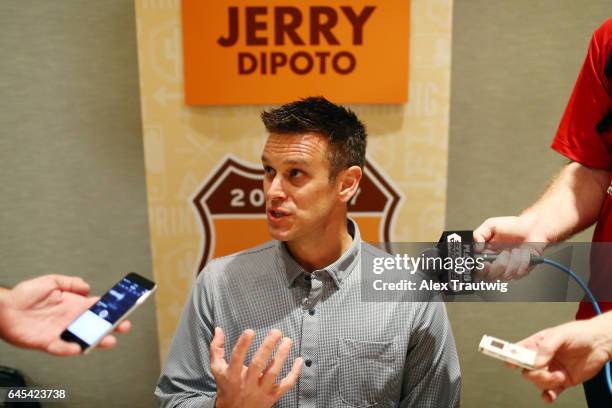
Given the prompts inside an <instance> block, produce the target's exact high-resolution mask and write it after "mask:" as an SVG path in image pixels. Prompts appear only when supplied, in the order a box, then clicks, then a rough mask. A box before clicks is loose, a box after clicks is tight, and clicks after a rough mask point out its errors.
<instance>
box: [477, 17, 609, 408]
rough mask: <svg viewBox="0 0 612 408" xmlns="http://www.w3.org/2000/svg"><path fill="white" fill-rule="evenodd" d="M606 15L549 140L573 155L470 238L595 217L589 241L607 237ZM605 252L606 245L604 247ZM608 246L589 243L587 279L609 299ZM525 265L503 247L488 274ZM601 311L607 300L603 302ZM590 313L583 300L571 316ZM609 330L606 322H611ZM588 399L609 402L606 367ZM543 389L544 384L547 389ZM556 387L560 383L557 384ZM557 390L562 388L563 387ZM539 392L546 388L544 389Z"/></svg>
mask: <svg viewBox="0 0 612 408" xmlns="http://www.w3.org/2000/svg"><path fill="white" fill-rule="evenodd" d="M611 81H612V18H610V19H608V20H606V21H605V22H604V23H603V24H602V25H601V26H600V27H599V28H598V29H597V30H596V31H595V32H594V34H593V37H592V39H591V42H590V44H589V49H588V53H587V56H586V59H585V61H584V65H583V66H582V69H581V71H580V74H579V76H578V79H577V80H576V84H575V85H574V90H573V92H572V95H571V97H570V99H569V102H568V104H567V107H566V109H565V113H564V114H563V118H562V119H561V123H560V125H559V129H558V130H557V134H556V135H555V138H554V140H553V143H552V148H553V149H554V150H556V151H557V152H559V153H560V154H562V155H563V156H565V157H567V158H568V159H570V160H571V162H570V163H569V164H567V165H566V166H565V167H564V168H563V169H562V170H561V172H560V173H559V174H558V175H557V176H556V178H555V179H554V180H553V182H552V184H551V185H550V186H549V187H548V189H547V190H546V192H545V193H544V194H543V195H542V197H540V199H538V200H537V202H536V203H534V204H533V205H532V206H531V207H529V208H528V209H526V210H525V211H523V212H522V213H521V214H520V215H519V216H516V217H495V218H489V219H487V220H486V221H485V222H483V223H482V224H481V225H480V226H479V227H478V228H477V229H476V230H475V231H474V240H475V241H476V242H481V243H483V242H486V243H491V244H494V243H511V242H532V243H542V245H541V246H540V248H544V247H545V246H546V245H547V244H551V243H554V242H559V241H562V240H565V239H567V238H569V237H570V236H572V235H573V234H575V233H577V232H579V231H582V230H584V229H585V228H587V227H589V226H591V225H592V224H593V223H597V226H596V228H595V233H594V235H593V242H612V173H611V169H612V90H611V87H610V82H611ZM606 252H607V253H606ZM610 252H612V251H605V248H603V247H602V246H593V249H592V252H591V276H590V280H589V286H590V287H591V288H597V289H598V291H597V292H596V293H595V294H596V296H597V295H599V298H600V299H604V300H611V299H612V254H611V253H610ZM528 272H529V254H527V256H525V253H524V252H523V253H521V251H512V252H505V253H503V254H502V255H500V257H499V258H498V259H497V260H496V261H495V262H494V263H493V264H491V265H490V266H489V267H488V268H487V270H486V272H485V273H486V277H487V278H493V279H495V278H499V277H502V278H505V279H512V278H516V277H522V276H525V275H526V274H527V273H528ZM600 306H601V307H602V311H607V310H612V302H602V303H601V304H600ZM594 315H595V311H594V309H593V307H592V305H591V303H590V302H581V304H580V308H579V310H578V313H577V315H576V317H577V318H578V319H587V318H591V317H593V316H594ZM611 330H612V328H611ZM584 388H585V394H586V397H587V402H588V404H589V406H592V407H594V406H612V396H611V395H610V392H609V391H608V388H607V385H606V382H605V375H604V372H603V371H601V372H600V373H599V374H598V375H597V376H595V377H594V378H593V379H591V380H589V381H587V382H585V383H584ZM546 391H547V390H545V394H546V395H549V394H547V393H546ZM556 391H557V392H556V394H557V395H558V392H559V390H556ZM561 391H562V389H561ZM543 395H544V394H543Z"/></svg>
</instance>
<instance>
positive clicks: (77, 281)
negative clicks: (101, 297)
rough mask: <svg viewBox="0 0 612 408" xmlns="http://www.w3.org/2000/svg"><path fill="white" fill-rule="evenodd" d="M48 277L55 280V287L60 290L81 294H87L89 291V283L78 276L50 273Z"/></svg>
mask: <svg viewBox="0 0 612 408" xmlns="http://www.w3.org/2000/svg"><path fill="white" fill-rule="evenodd" d="M50 277H52V278H53V280H55V282H56V283H57V287H58V288H60V289H61V290H62V291H66V292H72V293H76V294H78V295H83V296H87V294H88V293H89V284H88V283H87V282H85V281H84V280H83V279H82V278H80V277H78V276H66V275H50Z"/></svg>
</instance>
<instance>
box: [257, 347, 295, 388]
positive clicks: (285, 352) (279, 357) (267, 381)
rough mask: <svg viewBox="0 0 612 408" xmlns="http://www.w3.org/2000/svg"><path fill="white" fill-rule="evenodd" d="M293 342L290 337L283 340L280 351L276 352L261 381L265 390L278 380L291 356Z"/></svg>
mask: <svg viewBox="0 0 612 408" xmlns="http://www.w3.org/2000/svg"><path fill="white" fill-rule="evenodd" d="M292 344H293V342H292V341H291V339H290V338H289V337H285V338H284V339H282V340H281V343H280V346H278V350H277V351H276V355H275V356H274V359H273V360H272V362H271V363H270V365H268V367H267V368H266V369H265V370H264V372H263V375H262V377H261V379H260V384H261V386H262V387H263V388H264V390H268V389H269V388H271V387H272V386H273V385H274V382H275V381H276V378H277V377H278V375H279V374H280V372H281V369H282V368H283V365H284V364H285V361H286V360H287V357H288V356H289V351H291V345H292Z"/></svg>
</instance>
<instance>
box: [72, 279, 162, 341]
mask: <svg viewBox="0 0 612 408" xmlns="http://www.w3.org/2000/svg"><path fill="white" fill-rule="evenodd" d="M153 286H154V284H153V283H152V282H150V281H149V280H148V279H145V278H143V277H141V276H139V275H136V274H133V273H131V274H128V275H127V276H126V277H125V278H123V279H122V280H121V281H119V283H117V284H116V285H115V286H113V287H112V288H111V289H110V290H109V291H108V292H106V293H105V294H104V295H103V296H102V297H101V298H100V300H99V301H98V302H96V304H95V305H93V306H92V307H90V308H89V310H87V311H86V312H85V313H83V314H82V315H81V316H79V317H78V318H77V319H76V320H75V321H73V322H72V323H71V324H70V325H69V326H68V328H67V329H66V331H67V332H70V333H66V332H64V334H62V338H63V339H64V340H70V341H77V342H78V343H80V344H81V346H82V347H88V346H91V345H93V344H95V343H96V342H97V341H98V340H99V339H100V338H101V337H102V336H104V335H105V334H106V333H108V331H109V330H110V328H111V327H112V326H113V325H114V324H115V323H116V322H117V321H118V320H120V319H121V318H122V317H123V316H124V315H125V314H126V313H127V312H128V311H129V310H130V309H131V308H132V307H133V306H134V305H135V304H136V302H137V301H138V299H140V298H141V297H142V296H144V295H145V294H147V293H148V292H149V291H150V290H151V289H152V288H153ZM70 334H72V335H74V336H76V337H77V338H78V339H73V338H72V336H70ZM78 340H82V342H84V343H85V344H82V343H81V342H80V341H78Z"/></svg>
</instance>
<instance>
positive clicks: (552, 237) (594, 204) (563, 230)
mask: <svg viewBox="0 0 612 408" xmlns="http://www.w3.org/2000/svg"><path fill="white" fill-rule="evenodd" d="M608 183H609V171H608V170H600V169H593V168H589V167H586V166H583V165H582V164H580V163H576V162H571V163H569V164H568V165H566V166H565V167H564V168H563V169H562V170H561V172H560V173H559V174H558V175H557V177H556V178H555V179H554V180H553V182H552V183H551V185H550V186H549V187H548V189H547V190H546V192H545V193H544V194H543V195H542V197H540V199H539V200H538V201H537V202H536V203H535V204H533V205H532V206H531V207H529V208H528V209H526V210H525V211H523V213H522V214H521V215H520V216H519V218H521V219H524V220H526V222H527V223H528V224H530V225H531V226H532V228H533V232H534V234H535V235H536V236H541V237H544V238H545V240H546V241H544V242H548V243H551V242H558V241H562V240H564V239H567V238H569V237H570V236H572V235H574V234H576V233H578V232H580V231H582V230H584V229H585V228H588V227H589V226H590V225H592V224H593V223H594V222H595V221H596V220H597V217H598V216H599V211H600V209H601V206H602V204H603V202H604V199H605V195H606V187H607V186H608Z"/></svg>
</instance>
